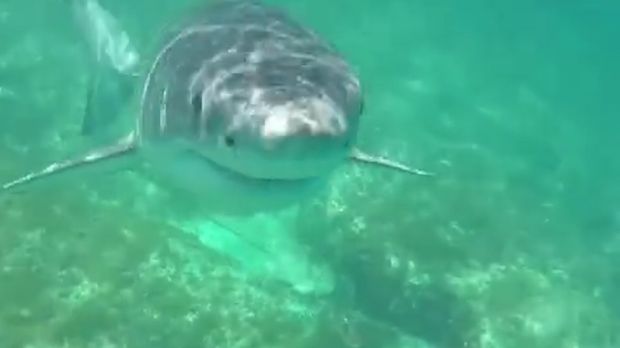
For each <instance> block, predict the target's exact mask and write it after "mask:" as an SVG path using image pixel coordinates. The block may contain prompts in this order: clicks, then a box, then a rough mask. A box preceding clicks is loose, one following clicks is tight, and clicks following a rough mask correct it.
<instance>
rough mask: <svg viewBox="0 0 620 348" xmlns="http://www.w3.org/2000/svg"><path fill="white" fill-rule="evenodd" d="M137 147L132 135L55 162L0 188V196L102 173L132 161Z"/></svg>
mask: <svg viewBox="0 0 620 348" xmlns="http://www.w3.org/2000/svg"><path fill="white" fill-rule="evenodd" d="M136 149H137V146H136V141H135V137H134V136H133V134H132V135H130V136H127V137H126V138H124V139H122V140H120V141H118V142H117V143H115V144H113V145H110V146H106V147H102V148H99V149H95V150H92V151H89V152H87V153H85V154H84V155H82V156H79V157H76V158H72V159H67V160H63V161H59V162H55V163H53V164H51V165H49V166H47V167H45V168H44V169H42V170H39V171H35V172H32V173H29V174H27V175H24V176H22V177H20V178H18V179H16V180H13V181H11V182H8V183H6V184H3V185H2V186H0V196H2V195H3V194H7V193H12V192H16V191H19V190H21V189H25V188H29V187H31V186H32V185H34V184H38V183H46V184H51V183H53V182H54V181H56V180H52V179H61V178H63V179H66V178H67V177H69V176H71V175H69V174H73V175H77V174H86V172H101V171H102V169H103V168H102V166H103V165H105V164H114V167H115V168H116V167H117V166H119V165H121V164H122V163H127V162H124V161H122V160H130V159H131V158H132V157H133V156H132V155H133V154H134V153H135V152H136Z"/></svg>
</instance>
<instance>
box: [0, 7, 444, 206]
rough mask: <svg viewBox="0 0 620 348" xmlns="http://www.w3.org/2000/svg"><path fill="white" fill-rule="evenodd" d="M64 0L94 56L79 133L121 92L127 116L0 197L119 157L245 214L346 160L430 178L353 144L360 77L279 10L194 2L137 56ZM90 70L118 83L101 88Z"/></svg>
mask: <svg viewBox="0 0 620 348" xmlns="http://www.w3.org/2000/svg"><path fill="white" fill-rule="evenodd" d="M73 5H74V8H75V13H76V17H77V18H78V21H79V23H80V24H81V26H82V28H83V32H85V33H86V34H87V35H86V37H87V39H88V42H89V43H90V46H91V48H92V50H93V52H94V55H93V56H94V57H95V59H94V65H93V66H94V67H95V68H94V70H96V72H95V73H93V76H94V78H93V79H92V83H91V93H89V100H88V103H87V109H86V115H85V121H84V127H83V131H84V133H85V134H90V133H96V132H97V131H98V130H99V128H104V127H103V124H105V123H106V118H109V119H110V120H113V119H114V118H116V115H115V114H116V113H118V110H117V108H113V107H111V105H110V104H112V103H125V102H126V101H127V102H128V98H127V100H125V99H123V98H124V97H125V93H126V92H128V91H129V93H133V92H135V93H134V95H135V98H134V100H135V99H137V100H136V103H134V104H135V107H134V110H135V112H133V115H134V118H133V119H132V121H131V123H132V125H131V126H130V129H129V130H128V131H126V132H125V134H123V135H122V136H119V137H118V138H116V139H114V140H113V141H110V142H109V143H108V144H104V145H102V146H98V147H96V148H92V149H91V150H88V151H86V152H85V153H84V154H82V155H79V156H77V157H73V158H68V159H64V160H60V161H57V162H54V163H52V164H50V165H48V166H46V167H44V168H43V169H41V170H37V171H34V172H31V173H29V174H26V175H24V176H21V177H19V178H17V179H15V180H13V181H10V182H8V183H6V184H3V185H2V186H1V187H0V195H1V194H7V193H10V192H14V191H18V190H24V189H28V188H29V187H30V186H31V185H32V184H34V183H37V182H41V183H46V182H52V180H51V179H52V178H62V177H65V176H67V175H68V174H70V173H79V172H81V171H85V170H91V171H92V172H97V171H98V170H99V168H102V167H103V166H104V165H106V166H109V165H112V166H114V165H116V164H117V163H118V164H120V163H123V166H119V170H125V169H128V170H132V169H136V170H138V169H139V170H146V171H148V172H149V173H151V174H154V175H155V176H156V177H158V178H160V179H163V180H164V181H165V182H166V183H168V184H170V185H173V186H176V187H179V188H181V189H183V190H185V191H186V192H189V193H191V194H192V195H195V196H196V197H200V200H201V201H202V202H204V203H205V205H207V206H210V207H211V208H213V209H214V210H216V211H219V212H224V213H228V212H230V213H234V214H253V213H256V212H265V211H271V210H277V209H281V208H285V207H288V206H290V205H292V204H295V203H297V202H299V201H300V200H301V199H302V198H303V197H308V196H311V194H312V193H313V192H316V191H317V189H319V188H320V187H322V186H325V185H326V184H327V183H328V182H329V177H330V174H332V173H333V172H334V171H336V170H338V168H340V167H341V166H343V165H346V164H347V163H361V164H370V165H373V166H378V167H384V168H388V169H390V170H397V171H400V172H403V173H406V174H411V175H424V176H428V175H432V173H428V172H425V171H422V170H418V169H415V168H411V167H409V166H407V165H404V164H402V163H398V162H396V161H392V160H390V159H387V158H382V157H377V156H373V155H371V154H368V153H365V152H363V151H362V150H361V149H360V148H359V147H358V145H357V144H356V139H357V134H358V128H359V125H360V117H361V115H362V114H363V105H364V95H363V92H362V88H361V83H360V79H359V78H358V76H357V75H356V74H355V72H354V71H353V69H352V68H351V66H350V65H349V63H348V62H347V61H346V60H345V59H344V58H343V57H342V56H341V55H340V54H339V53H338V52H337V51H336V49H335V48H334V47H333V46H332V45H331V44H330V43H328V42H326V41H325V40H324V39H322V38H321V37H319V36H318V35H317V34H316V33H314V32H313V31H311V30H310V29H308V28H306V27H304V26H302V25H301V24H299V23H297V22H296V21H295V20H293V19H292V18H291V17H289V16H288V15H287V14H286V13H285V12H283V11H282V10H280V9H277V8H274V7H271V6H267V5H265V4H263V3H261V2H260V1H255V0H221V1H213V2H210V3H209V4H206V5H201V6H200V7H197V8H194V9H192V11H191V13H190V14H189V15H188V16H187V17H185V18H184V19H183V20H182V21H180V22H177V23H175V25H174V27H173V29H172V30H171V31H169V32H168V35H165V37H164V38H163V39H162V40H161V41H160V43H159V45H158V46H157V50H156V54H154V55H153V56H152V57H151V58H150V59H146V58H144V57H143V56H142V55H141V54H140V53H139V52H138V51H137V50H136V49H135V47H134V46H133V45H132V42H131V40H130V38H129V35H128V34H127V32H126V31H125V30H123V28H122V27H121V26H120V25H119V23H118V21H117V20H116V19H115V18H114V17H113V16H112V15H111V14H110V13H109V12H108V11H107V10H106V9H104V8H103V7H101V6H100V5H99V3H98V2H97V1H96V0H74V1H73ZM101 71H112V72H113V73H114V74H113V75H115V78H116V79H117V80H121V81H123V82H122V83H118V84H113V86H114V88H112V89H110V88H106V87H105V86H108V87H109V85H106V84H105V83H104V82H105V81H106V80H105V79H106V78H109V77H110V76H109V74H102V73H101ZM102 86H103V87H102ZM119 86H124V87H123V88H120V87H119ZM127 86H130V88H127ZM110 90H113V91H115V93H116V94H114V93H112V94H110V93H109V91H110ZM119 91H121V92H119ZM117 92H118V93H117ZM102 95H103V96H104V97H103V99H104V100H105V95H108V96H110V95H112V99H114V100H113V101H105V102H104V103H105V105H106V106H108V107H107V108H104V110H106V112H107V113H109V114H106V112H100V111H99V112H98V111H97V110H98V109H97V108H96V107H93V105H96V104H97V103H98V101H97V100H101V98H102ZM98 98H99V99H98ZM99 103H101V101H99Z"/></svg>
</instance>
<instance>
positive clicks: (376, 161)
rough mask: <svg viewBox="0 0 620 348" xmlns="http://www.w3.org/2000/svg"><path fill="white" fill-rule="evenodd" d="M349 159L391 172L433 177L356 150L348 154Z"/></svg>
mask: <svg viewBox="0 0 620 348" xmlns="http://www.w3.org/2000/svg"><path fill="white" fill-rule="evenodd" d="M349 159H351V160H352V161H354V162H357V163H363V164H371V165H375V166H379V167H384V168H388V169H393V170H397V171H400V172H404V173H407V174H412V175H422V176H434V175H435V174H434V173H430V172H427V171H425V170H421V169H417V168H411V167H409V166H406V165H404V164H402V163H399V162H396V161H392V160H390V159H387V158H383V157H378V156H373V155H369V154H367V153H364V152H362V151H360V150H359V149H357V148H354V149H353V150H352V151H351V153H350V154H349Z"/></svg>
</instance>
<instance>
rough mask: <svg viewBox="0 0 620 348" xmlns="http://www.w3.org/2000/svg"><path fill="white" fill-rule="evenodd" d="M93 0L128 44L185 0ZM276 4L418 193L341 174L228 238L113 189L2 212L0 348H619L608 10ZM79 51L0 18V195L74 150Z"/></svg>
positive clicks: (34, 200)
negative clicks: (350, 78)
mask: <svg viewBox="0 0 620 348" xmlns="http://www.w3.org/2000/svg"><path fill="white" fill-rule="evenodd" d="M101 1H102V4H103V5H104V6H106V7H108V8H109V9H110V10H111V11H113V12H114V13H115V14H117V15H118V18H119V20H120V21H121V22H122V23H123V25H125V27H126V28H127V31H128V32H129V33H130V34H131V35H132V37H134V38H135V42H136V44H137V46H138V47H139V48H140V49H141V50H143V49H144V50H146V48H148V47H149V45H153V44H154V42H153V41H152V40H153V39H155V38H157V37H158V31H159V30H160V29H161V28H162V26H163V23H164V22H165V21H167V20H170V18H173V17H174V14H176V13H180V12H182V9H183V7H184V6H185V4H187V3H190V2H191V1H190V0H185V1H183V2H177V1H172V0H158V1H157V4H158V5H157V9H158V10H157V11H153V8H154V7H153V6H154V5H153V4H154V3H155V2H156V1H147V0H144V1H121V0H109V1H104V0H101ZM272 2H274V3H275V2H276V1H275V0H273V1H272ZM277 2H278V4H279V5H281V6H283V7H284V8H286V9H287V10H288V11H289V12H290V13H291V14H292V15H293V16H295V17H296V18H298V19H299V20H300V21H302V22H303V23H305V24H307V25H309V26H311V27H312V28H314V29H315V30H316V31H317V32H318V33H320V34H321V35H323V36H324V37H326V38H328V39H329V40H330V41H331V42H333V43H334V44H335V45H336V46H337V47H338V48H339V49H340V50H341V51H342V52H343V53H344V54H345V55H346V57H347V58H348V59H349V61H350V62H351V64H352V65H353V66H354V67H355V69H356V70H357V71H358V72H359V73H360V76H361V79H362V81H363V84H364V88H365V91H366V113H365V115H364V119H363V122H362V126H361V129H360V138H359V144H360V146H362V147H363V148H365V149H367V150H369V151H373V152H376V153H380V154H385V155H389V156H391V157H393V158H396V159H399V160H402V161H405V162H407V163H412V164H414V165H416V166H418V167H421V168H424V169H427V170H431V171H434V172H436V173H437V176H436V177H434V178H408V177H404V176H403V175H400V174H395V173H390V172H386V171H378V170H371V169H369V168H361V167H355V166H345V167H343V168H342V170H341V171H340V172H339V173H338V175H337V176H336V177H335V178H334V180H333V183H332V184H331V185H330V188H329V190H328V191H327V192H325V194H324V195H322V196H320V197H318V198H317V199H316V200H314V201H312V202H311V203H309V204H306V205H304V206H303V207H301V209H300V210H299V215H298V217H297V218H296V219H294V220H293V222H291V223H290V224H289V225H288V227H286V228H284V227H282V226H279V225H277V222H278V221H283V219H280V220H278V219H275V218H274V219H272V221H267V222H263V223H261V224H256V225H249V226H245V227H243V228H240V231H241V232H240V233H238V234H237V235H230V234H226V232H225V230H222V229H221V228H218V227H217V226H216V225H213V224H212V223H210V222H209V220H208V219H207V218H206V212H204V211H202V210H201V209H200V206H199V205H197V204H195V202H192V201H189V200H187V199H186V198H184V197H181V196H178V195H176V194H175V193H174V192H170V191H167V190H166V188H165V187H161V186H158V185H156V184H153V183H150V182H148V181H146V180H145V179H143V178H141V177H139V176H136V175H132V174H121V175H115V174H114V173H106V174H104V175H99V176H95V175H93V176H92V177H91V176H89V177H80V178H75V179H72V181H70V182H67V183H65V184H63V185H61V186H57V187H54V188H47V189H41V190H33V191H32V192H29V193H25V194H21V195H19V196H14V197H10V198H9V199H4V200H3V201H2V202H1V208H0V348H13V347H38V348H40V347H46V348H48V347H49V348H52V347H54V348H55V347H72V348H73V347H75V348H87V347H88V348H90V347H94V348H103V347H106V348H108V347H149V348H150V347H179V348H180V347H187V348H194V347H210V348H216V347H217V348H232V347H235V348H242V347H244V348H245V347H248V348H249V347H252V348H263V347H264V348H276V347H278V348H279V347H282V348H284V347H286V348H301V347H304V348H306V347H307V348H310V347H313V348H314V347H316V348H318V347H329V348H420V347H424V348H427V347H428V348H431V347H433V348H434V347H446V348H452V347H468V348H471V347H476V348H477V347H480V348H496V347H497V348H512V347H515V348H522V347H529V348H538V347H545V348H547V347H554V348H576V347H584V348H607V347H609V348H611V347H619V346H620V324H619V320H620V300H619V299H618V298H619V297H618V296H619V295H618V294H619V293H620V271H618V260H619V258H620V199H619V198H620V186H619V185H618V178H619V174H620V171H619V169H620V166H619V163H620V162H619V160H618V155H617V152H618V148H620V147H619V146H618V145H619V144H618V136H617V130H618V121H617V119H616V118H617V117H618V115H619V114H620V113H619V110H620V102H619V99H618V97H619V94H618V91H619V90H620V89H619V87H620V86H619V81H620V74H619V71H620V65H618V61H620V50H619V48H618V47H619V46H618V42H617V38H618V37H619V34H620V26H618V24H617V18H619V17H620V16H619V14H620V10H619V8H618V5H617V4H615V2H613V1H603V0H601V1H563V2H560V1H533V0H525V1H504V2H497V1H485V0H472V1H466V2H462V1H448V0H439V1H419V0H412V1H404V0H386V1H353V0H340V1H331V0H313V1H310V0H297V1H285V0H279V1H277ZM86 54H87V52H85V51H84V47H83V46H82V45H81V44H80V33H79V32H76V29H75V26H74V25H73V24H72V22H71V17H70V14H69V12H68V10H67V8H66V6H65V5H64V3H63V2H62V1H60V0H50V1H32V0H28V1H24V0H2V1H0V179H1V180H0V181H5V180H9V179H12V178H14V177H15V176H17V175H20V174H21V173H23V172H25V171H28V170H31V169H34V168H38V167H40V166H42V165H43V164H46V163H47V162H49V161H53V160H55V159H57V158H60V157H62V156H64V155H66V154H68V153H72V152H75V151H76V149H77V148H78V145H76V141H77V140H76V139H78V138H79V130H80V123H81V120H80V118H81V115H82V111H83V106H84V95H85V89H86V83H87V80H88V73H89V72H88V69H87V64H86ZM257 226H259V227H257ZM265 226H267V227H265Z"/></svg>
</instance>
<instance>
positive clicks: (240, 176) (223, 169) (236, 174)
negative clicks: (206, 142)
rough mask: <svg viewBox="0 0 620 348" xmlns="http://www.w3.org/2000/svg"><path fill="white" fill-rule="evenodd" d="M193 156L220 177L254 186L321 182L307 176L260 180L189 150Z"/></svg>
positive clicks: (318, 179) (319, 178) (317, 178)
mask: <svg viewBox="0 0 620 348" xmlns="http://www.w3.org/2000/svg"><path fill="white" fill-rule="evenodd" d="M191 151H192V154H193V155H194V156H197V157H198V158H200V159H201V160H202V161H203V162H204V163H206V164H207V165H208V166H209V167H210V168H211V169H214V170H216V171H217V172H219V173H221V174H222V175H226V176H229V177H232V178H233V179H235V180H239V181H245V182H248V183H250V184H256V185H270V186H273V185H284V186H286V185H288V186H298V185H307V184H313V183H316V182H319V181H321V177H319V176H308V177H305V178H295V179H285V178H261V177H256V176H251V175H247V174H245V173H242V172H240V171H237V170H234V169H232V168H230V167H227V166H224V165H222V164H219V163H217V162H215V161H213V160H212V159H211V158H209V157H208V156H206V155H204V154H202V153H200V152H199V151H195V150H191Z"/></svg>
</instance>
